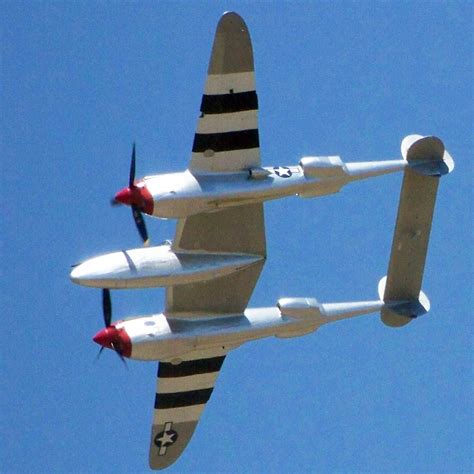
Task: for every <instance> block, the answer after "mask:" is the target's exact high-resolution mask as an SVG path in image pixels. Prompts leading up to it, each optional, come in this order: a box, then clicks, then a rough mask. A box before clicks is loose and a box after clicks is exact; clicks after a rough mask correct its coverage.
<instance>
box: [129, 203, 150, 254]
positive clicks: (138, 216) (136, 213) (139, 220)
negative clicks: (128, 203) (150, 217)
mask: <svg viewBox="0 0 474 474" xmlns="http://www.w3.org/2000/svg"><path fill="white" fill-rule="evenodd" d="M132 214H133V219H134V220H135V225H136V226H137V229H138V232H139V233H140V237H141V238H142V240H143V243H144V244H145V245H148V232H147V230H146V225H145V221H144V219H143V216H142V213H141V212H140V209H139V208H138V207H137V206H132Z"/></svg>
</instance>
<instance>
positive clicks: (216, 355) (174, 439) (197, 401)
mask: <svg viewBox="0 0 474 474" xmlns="http://www.w3.org/2000/svg"><path fill="white" fill-rule="evenodd" d="M225 354H226V352H225V351H224V350H215V349H214V350H212V351H205V352H204V351H201V352H197V353H194V354H192V355H189V356H188V357H186V359H185V360H183V361H181V362H180V363H177V364H175V363H173V362H174V361H173V362H160V363H159V366H158V380H157V387H156V397H155V410H154V416H153V425H152V431H151V439H150V456H149V464H150V467H151V468H152V469H164V468H165V467H168V466H169V465H170V464H172V463H173V462H175V461H176V459H177V458H178V457H179V456H180V455H181V453H182V452H183V450H184V449H185V448H186V446H187V444H188V443H189V441H190V439H191V437H192V435H193V433H194V430H195V429H196V426H197V424H198V422H199V418H200V417H201V414H202V412H203V410H204V407H205V406H206V403H207V401H208V400H209V398H210V396H211V394H212V391H213V389H214V384H215V382H216V379H217V376H218V375H219V371H220V369H221V367H222V364H223V362H224V359H225Z"/></svg>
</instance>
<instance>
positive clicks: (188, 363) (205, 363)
mask: <svg viewBox="0 0 474 474" xmlns="http://www.w3.org/2000/svg"><path fill="white" fill-rule="evenodd" d="M224 359H225V356H220V357H212V358H210V359H198V360H185V361H183V362H181V364H178V365H174V364H170V363H169V362H160V364H159V365H158V377H186V376H187V375H196V374H208V373H212V372H218V371H219V370H220V368H221V366H222V363H223V362H224Z"/></svg>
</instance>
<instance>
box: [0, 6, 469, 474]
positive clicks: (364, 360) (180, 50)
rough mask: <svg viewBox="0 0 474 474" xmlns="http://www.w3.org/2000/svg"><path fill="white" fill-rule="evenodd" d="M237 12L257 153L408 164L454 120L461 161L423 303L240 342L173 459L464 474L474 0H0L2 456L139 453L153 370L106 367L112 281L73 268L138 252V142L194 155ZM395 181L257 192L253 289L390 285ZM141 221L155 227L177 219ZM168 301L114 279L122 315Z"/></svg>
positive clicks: (261, 292)
mask: <svg viewBox="0 0 474 474" xmlns="http://www.w3.org/2000/svg"><path fill="white" fill-rule="evenodd" d="M225 10H236V11H237V12H239V13H240V14H241V15H242V16H243V18H244V19H245V21H246V22H247V24H248V26H249V29H250V33H251V36H252V40H253V46H254V52H255V64H256V74H257V87H258V93H259V103H260V118H259V123H260V139H261V151H262V161H263V163H264V164H265V165H273V164H292V163H296V162H297V161H298V160H299V158H300V157H301V156H303V155H311V154H312V155H315V154H339V155H341V156H342V158H343V159H344V160H346V161H356V160H378V159H385V158H398V157H399V156H400V155H399V146H400V141H401V140H402V138H403V137H404V136H405V135H408V134H411V133H420V134H424V135H429V134H434V135H437V136H439V137H441V138H442V139H443V140H444V142H445V144H446V147H447V148H448V149H449V151H450V152H451V154H452V156H453V157H454V159H455V160H456V169H455V172H454V173H453V174H452V175H450V176H448V177H446V178H444V179H443V180H442V182H441V186H440V190H439V194H438V202H437V207H436V211H435V220H434V224H433V230H432V237H431V245H430V249H429V255H428V260H427V266H426V273H425V280H424V289H425V292H426V293H427V294H428V295H429V296H430V299H431V303H432V310H431V312H430V313H429V314H428V315H427V316H425V317H423V318H421V319H419V320H417V321H415V322H414V323H413V324H410V325H409V326H407V327H405V328H403V329H401V330H391V329H389V328H387V327H385V326H383V325H382V324H381V322H380V321H379V318H378V316H377V315H374V316H366V317H364V318H356V319H354V320H351V321H345V322H340V323H336V324H333V325H328V326H326V327H323V328H322V329H321V330H320V331H319V332H317V333H315V334H312V335H310V336H306V337H303V338H296V339H291V340H278V339H268V340H265V341H259V342H254V343H250V344H248V345H246V346H243V347H241V348H240V349H238V350H236V351H235V352H233V353H231V354H230V355H229V357H227V359H226V362H225V364H224V367H223V370H222V372H221V375H220V378H219V380H218V383H217V386H216V390H215V391H214V394H213V396H212V398H211V400H210V402H209V404H208V406H207V408H206V411H205V413H204V415H203V417H202V419H201V423H200V425H199V426H198V429H197V431H196V433H195V435H194V438H193V439H192V441H191V443H190V445H189V446H188V449H187V450H186V452H185V453H184V455H183V456H182V457H181V459H180V460H179V461H178V462H177V463H176V464H175V465H174V466H173V467H172V468H170V469H169V472H204V471H206V472H233V473H235V472H242V473H244V472H270V471H272V472H289V471H293V472H294V471H295V470H300V471H318V472H335V471H339V472H341V471H342V472H348V471H353V472H356V471H357V472H360V471H366V472H393V471H398V472H421V471H423V472H427V471H431V472H462V471H465V472H466V471H469V470H472V469H473V465H472V455H473V453H472V443H473V439H472V426H473V419H472V413H473V405H472V401H473V382H472V380H473V356H472V349H473V348H472V317H473V310H472V305H473V301H472V289H473V284H472V250H473V248H472V241H473V235H472V222H473V220H472V218H473V212H472V191H471V188H472V185H473V175H472V159H473V153H472V150H473V145H474V144H473V105H472V104H473V97H472V83H473V75H472V71H473V56H472V45H473V37H472V34H473V32H472V17H473V6H472V3H471V2H455V1H449V2H411V1H410V2H349V1H344V2H342V1H339V2H318V1H313V2H284V3H283V2H260V3H256V2H236V1H229V2H193V3H192V4H191V2H184V1H183V2H152V1H146V2H123V1H104V2H92V1H88V2H58V1H55V2H49V1H42V2H33V1H28V2H21V1H14V2H12V1H4V2H2V13H3V15H2V20H1V22H2V23H1V24H2V26H1V29H2V64H1V83H2V100H1V109H2V115H1V118H2V127H1V129H2V172H1V178H2V181H1V192H2V204H3V213H2V214H3V216H2V220H1V222H2V223H1V225H2V259H1V260H2V268H1V271H2V290H1V296H2V308H3V315H2V324H1V339H2V342H1V349H0V350H1V375H2V388H1V395H0V399H1V411H2V412H1V430H2V432H1V443H0V471H2V472H5V473H14V472H18V473H40V472H104V473H106V472H110V473H112V472H113V473H122V472H123V473H125V472H147V470H148V468H147V457H148V443H149V434H150V425H151V417H152V407H153V400H154V389H155V372H156V364H155V363H139V362H133V361H131V362H130V363H129V370H128V371H127V370H124V368H123V367H122V364H121V363H120V361H119V360H118V358H117V357H115V355H114V354H112V353H110V352H109V351H107V352H106V353H104V354H103V355H102V357H101V359H100V360H99V361H98V362H95V361H94V358H95V356H96V354H97V351H98V347H97V346H96V345H95V344H94V343H93V342H92V340H91V338H92V336H93V335H94V334H95V333H96V331H97V330H98V329H100V328H101V327H102V316H101V304H100V291H99V290H92V289H85V288H81V287H77V286H75V285H73V284H72V283H70V281H69V277H68V274H69V266H70V265H71V264H73V263H75V262H78V261H81V260H83V259H84V258H87V257H90V256H93V255H96V254H99V253H104V252H108V251H113V250H117V249H124V248H131V247H135V246H139V244H140V242H139V238H138V235H137V233H136V230H135V228H134V226H133V222H132V219H131V216H130V212H129V210H127V209H124V208H118V209H112V208H111V207H109V199H110V197H111V196H112V195H113V193H114V192H116V191H117V190H118V189H120V188H121V187H123V186H124V185H126V183H127V179H128V166H129V159H130V152H131V145H132V141H134V140H135V141H136V142H137V157H138V164H137V168H138V170H137V173H138V174H139V175H144V174H152V173H157V172H165V171H170V170H181V169H184V168H186V166H187V162H188V159H189V157H190V150H191V145H192V140H193V134H194V127H195V124H196V118H197V113H198V110H199V105H200V101H201V94H202V91H203V86H204V80H205V74H206V70H207V64H208V59H209V54H210V48H211V44H212V39H213V36H214V31H215V27H216V24H217V21H218V20H219V17H220V15H221V14H222V13H223V11H225ZM400 184H401V175H394V176H388V177H383V178H379V179H378V180H372V181H367V182H362V183H357V184H354V185H352V187H347V188H345V189H344V190H343V191H342V192H341V193H340V194H338V195H335V196H329V197H324V198H319V199H313V200H306V201H305V200H300V199H297V198H289V199H286V200H281V201H277V202H273V203H270V204H267V205H266V207H265V210H266V224H267V238H268V256H269V257H268V262H267V264H266V267H265V269H264V271H263V273H262V276H261V279H260V281H259V283H258V285H257V287H256V290H255V292H254V295H253V297H252V301H251V304H252V305H254V306H270V305H273V304H274V303H275V302H276V300H277V299H278V298H279V297H282V296H310V297H316V298H318V299H319V300H320V301H322V302H330V301H344V300H357V299H372V298H374V297H376V295H377V292H376V288H377V283H378V281H379V279H380V278H381V277H382V276H383V275H385V273H386V269H387V264H388V257H389V252H390V246H391V241H392V232H393V227H394V222H395V216H396V211H397V206H398V196H399V191H400ZM147 224H148V229H149V231H150V234H151V237H152V239H153V241H154V242H155V243H159V242H160V241H162V240H164V239H166V238H171V237H172V236H173V234H174V222H172V221H166V222H165V221H159V220H156V219H150V218H148V219H147ZM163 295H164V291H163V290H162V289H156V290H149V291H148V290H147V291H135V292H133V291H132V292H115V293H113V294H112V297H113V304H114V317H116V318H120V317H124V316H127V315H133V314H147V313H153V312H160V311H161V310H162V308H163Z"/></svg>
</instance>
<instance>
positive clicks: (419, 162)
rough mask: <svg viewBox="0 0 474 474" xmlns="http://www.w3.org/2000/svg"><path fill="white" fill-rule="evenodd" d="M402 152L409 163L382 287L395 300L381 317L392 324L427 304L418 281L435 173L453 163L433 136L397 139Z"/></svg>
mask: <svg viewBox="0 0 474 474" xmlns="http://www.w3.org/2000/svg"><path fill="white" fill-rule="evenodd" d="M402 154H403V157H404V158H405V159H406V160H407V161H408V166H407V167H406V168H405V171H404V176H403V183H402V190H401V194H400V203H399V207H398V215H397V222H396V226H395V233H394V237H393V243H392V251H391V255H390V263H389V267H388V274H387V279H386V284H385V287H384V291H383V301H384V302H386V303H391V302H393V305H394V306H393V308H392V309H390V304H389V305H388V307H385V308H384V309H383V310H382V321H383V322H384V323H385V324H386V325H388V326H392V327H398V326H404V325H405V324H408V323H409V322H410V321H411V319H412V318H414V317H416V316H419V315H421V314H423V313H424V312H426V311H427V309H429V301H428V299H427V297H426V296H425V295H424V293H422V292H421V285H422V281H423V272H424V268H425V260H426V254H427V250H428V243H429V238H430V232H431V224H432V220H433V212H434V207H435V202H436V194H437V190H438V184H439V178H440V176H442V175H443V174H447V173H449V172H451V170H452V169H453V168H454V162H453V160H452V158H451V156H450V155H449V154H448V153H447V152H446V151H445V149H444V145H443V143H442V142H441V140H440V139H439V138H436V137H422V136H420V135H410V136H409V137H406V138H405V139H404V140H403V142H402ZM382 289H383V285H382ZM401 302H405V304H404V305H401ZM395 308H399V309H398V310H396V309H395ZM401 308H403V309H401Z"/></svg>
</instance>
